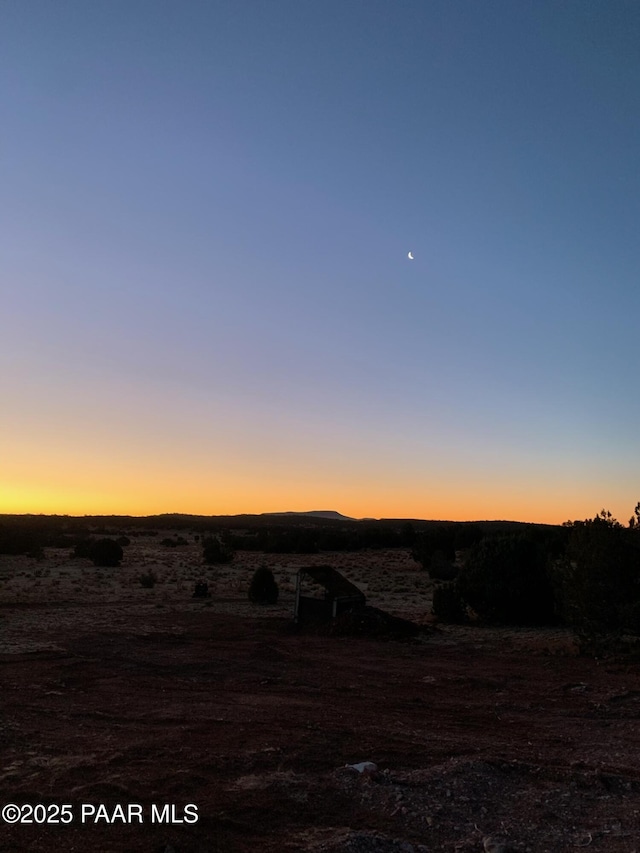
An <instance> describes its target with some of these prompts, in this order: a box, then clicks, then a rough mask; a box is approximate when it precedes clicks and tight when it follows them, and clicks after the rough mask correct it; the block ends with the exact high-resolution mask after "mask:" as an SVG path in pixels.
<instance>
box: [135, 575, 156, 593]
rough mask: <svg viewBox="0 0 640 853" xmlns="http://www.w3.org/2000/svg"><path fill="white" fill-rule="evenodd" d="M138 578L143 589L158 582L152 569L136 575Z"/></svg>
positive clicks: (149, 587)
mask: <svg viewBox="0 0 640 853" xmlns="http://www.w3.org/2000/svg"><path fill="white" fill-rule="evenodd" d="M138 580H139V581H140V585H141V586H143V587H145V589H153V587H154V586H155V585H156V583H157V582H158V577H157V575H156V573H155V572H154V571H150V572H146V573H143V574H141V575H138Z"/></svg>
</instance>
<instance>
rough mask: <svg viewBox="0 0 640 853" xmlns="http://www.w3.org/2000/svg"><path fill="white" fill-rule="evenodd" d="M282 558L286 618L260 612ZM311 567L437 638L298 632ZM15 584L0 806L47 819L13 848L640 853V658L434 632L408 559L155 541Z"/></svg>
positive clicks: (39, 566) (549, 634) (3, 839)
mask: <svg viewBox="0 0 640 853" xmlns="http://www.w3.org/2000/svg"><path fill="white" fill-rule="evenodd" d="M264 559H266V561H267V562H268V563H269V564H270V565H271V566H272V568H273V569H274V572H275V574H276V578H277V580H278V582H279V584H280V586H281V590H282V593H281V597H280V601H279V603H278V605H277V606H275V607H264V608H262V607H258V606H255V605H252V604H250V603H249V602H248V601H247V598H246V590H247V587H248V583H249V579H250V577H251V574H252V572H253V570H254V569H255V568H256V567H257V565H259V564H260V563H261V562H263V560H264ZM314 562H322V563H327V562H330V563H331V564H332V565H335V566H336V568H338V569H340V570H341V571H343V572H344V573H345V574H346V575H347V576H348V577H349V579H350V580H352V581H354V582H355V583H357V584H361V585H362V586H365V585H366V587H367V589H366V592H367V597H368V602H369V603H370V604H372V605H373V606H375V607H379V608H383V609H385V610H387V611H389V612H391V613H393V614H394V615H398V616H402V617H405V618H410V619H413V620H415V621H417V622H419V623H421V624H422V625H423V626H424V631H423V632H422V633H421V634H419V635H418V637H417V638H415V639H414V640H412V641H411V642H395V641H384V640H380V639H370V638H367V637H357V638H353V637H348V636H323V635H320V634H317V633H305V632H297V631H295V630H293V629H292V625H291V612H292V605H293V586H292V582H291V579H292V575H293V573H294V572H295V571H296V570H297V568H299V567H300V566H304V565H310V564H313V563H314ZM150 570H153V571H154V572H155V573H156V575H157V577H158V583H157V584H156V585H155V586H154V587H153V588H152V589H145V588H143V587H142V586H141V585H140V582H139V580H138V577H139V575H140V574H141V573H142V572H148V571H150ZM200 579H205V580H206V581H207V582H208V583H209V586H210V589H211V590H212V597H211V598H209V599H193V598H192V597H191V592H192V590H193V586H194V584H195V582H196V581H198V580H200ZM0 584H1V586H0V684H1V685H2V690H1V692H0V704H1V716H0V795H1V796H0V799H2V801H3V803H4V804H6V803H14V804H16V805H18V806H20V807H21V817H22V818H23V819H24V818H29V817H31V820H32V822H31V823H15V824H12V823H7V822H5V823H4V824H2V826H1V827H0V851H12V853H18V851H25V853H26V851H29V853H45V851H46V853H50V851H52V850H54V849H61V850H64V851H78V853H85V851H97V853H127V851H131V853H134V851H135V852H136V853H138V852H139V853H142V851H148V853H156V851H158V853H172V851H173V853H196V851H198V852H199V853H200V852H201V853H205V851H206V853H213V851H222V852H223V853H248V851H264V853H280V851H317V853H369V851H371V853H411V851H414V853H418V851H422V853H424V851H483V850H486V851H493V853H498V851H501V850H502V851H506V850H512V851H522V852H523V853H524V851H532V853H544V851H549V853H558V851H565V850H574V849H578V848H581V847H588V848H590V850H593V851H597V850H600V851H604V850H607V851H625V853H631V851H634V850H639V851H640V770H639V769H638V768H639V767H640V762H639V759H640V734H639V728H638V718H639V717H640V679H639V678H638V667H637V665H636V664H635V663H634V662H633V661H629V660H617V661H616V660H592V659H586V658H581V657H578V656H577V655H576V653H575V647H574V644H573V641H572V638H571V636H570V635H568V634H567V633H566V632H564V631H560V630H555V631H547V630H545V631H542V630H540V631H531V630H529V631H523V630H520V631H517V630H505V629H489V628H482V627H446V626H438V625H435V626H434V625H432V624H431V622H432V620H431V619H430V617H429V610H430V589H431V588H430V584H429V581H428V578H427V577H426V576H425V575H424V573H423V572H422V571H421V570H420V569H419V567H418V566H417V565H416V564H415V563H413V561H412V560H411V559H410V557H409V555H408V554H407V553H406V552H400V551H387V552H367V553H360V554H340V555H335V554H334V555H325V554H323V555H321V556H320V558H315V557H299V556H290V557H285V556H280V555H270V556H269V557H267V558H263V555H261V554H249V553H241V554H239V555H238V557H237V559H236V560H235V561H234V563H232V564H230V565H229V566H224V567H221V568H219V569H216V570H207V569H205V568H204V567H203V566H202V565H201V562H200V558H199V550H198V547H197V546H196V545H195V544H191V545H189V546H184V547H182V548H177V549H166V548H164V549H163V548H162V547H161V546H160V545H159V544H158V542H157V541H156V540H152V539H151V538H141V539H139V540H135V542H134V544H132V545H131V546H129V548H127V549H126V559H125V561H124V563H123V565H122V567H121V568H119V569H95V568H94V567H93V566H91V564H90V563H89V562H88V561H85V560H78V559H74V560H71V559H70V558H69V555H68V553H65V552H62V551H47V554H46V559H45V560H43V561H35V560H32V559H27V558H25V557H17V558H10V557H1V558H0ZM361 762H372V763H373V764H375V765H376V769H373V768H365V769H364V770H363V772H359V769H358V768H353V767H349V766H348V765H357V764H359V763H361ZM36 803H39V804H42V806H44V809H43V808H42V807H40V808H39V809H36V810H35V811H33V812H30V811H29V809H25V808H22V807H23V806H25V805H26V804H29V805H32V806H33V805H35V804H36ZM83 804H85V806H86V809H87V811H86V814H85V820H84V822H83V820H82V812H81V809H82V806H83ZM165 804H168V805H169V806H170V808H169V809H168V810H166V811H163V809H164V806H165ZM63 805H68V806H69V807H70V808H69V809H67V810H66V811H64V812H60V811H56V809H57V807H61V806H63ZM100 806H102V809H101V810H100V811H98V809H99V807H100ZM130 806H131V807H132V811H131V812H129V813H127V808H128V807H130ZM192 806H193V808H192ZM91 808H93V809H94V810H95V813H90V810H91ZM5 816H6V817H8V818H9V819H10V818H11V817H12V815H11V812H9V813H8V814H6V815H5ZM69 816H70V817H71V818H72V819H71V821H70V822H69V823H64V822H58V823H45V822H43V820H44V819H45V818H46V819H47V820H52V819H55V818H58V820H59V821H63V820H66V819H68V817H69ZM194 816H195V817H197V820H194ZM123 818H124V820H123ZM96 821H97V822H96ZM124 821H127V822H124ZM190 821H193V822H190Z"/></svg>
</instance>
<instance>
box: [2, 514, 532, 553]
mask: <svg viewBox="0 0 640 853" xmlns="http://www.w3.org/2000/svg"><path fill="white" fill-rule="evenodd" d="M531 527H532V525H527V524H523V523H520V522H509V521H496V522H493V521H486V522H474V523H469V522H435V521H422V520H403V519H400V520H398V519H382V520H377V521H374V520H372V521H355V520H354V521H350V520H344V519H332V518H321V517H313V516H308V515H303V514H301V515H287V516H286V517H285V516H274V515H238V516H193V515H179V514H178V515H176V514H171V515H155V516H146V517H131V516H58V515H52V516H44V515H2V516H0V554H29V553H31V554H34V555H35V554H37V553H41V551H42V549H43V548H45V547H49V548H71V549H73V548H75V546H76V545H77V544H78V543H81V542H83V541H85V540H87V539H90V538H96V537H100V538H104V537H112V538H122V537H128V538H129V539H132V538H136V537H139V536H158V535H159V533H160V532H161V531H167V530H171V531H179V532H180V533H181V534H182V535H175V536H174V537H171V538H164V539H163V540H162V543H163V544H166V545H167V546H179V545H185V544H187V541H188V540H187V539H186V538H185V536H186V535H187V534H191V539H195V538H196V537H198V538H200V539H203V540H204V539H205V538H215V537H217V538H219V539H222V540H224V542H225V545H226V547H227V548H230V549H232V550H234V551H236V550H248V551H261V552H264V553H281V554H292V553H293V554H315V553H319V552H321V551H359V550H362V549H366V548H407V547H408V548H414V547H417V548H418V550H419V551H420V549H423V550H424V548H425V547H426V548H431V547H432V545H431V544H429V543H430V542H431V540H430V537H435V539H434V540H433V541H436V539H437V540H438V541H439V542H441V544H442V546H443V548H444V551H445V552H446V553H449V552H450V551H451V549H452V548H454V547H455V548H463V547H466V546H467V544H468V543H469V542H473V541H475V540H476V539H478V538H481V537H482V535H485V534H487V533H490V532H494V533H495V532H507V531H512V530H522V529H529V528H531ZM439 549H440V546H438V547H437V548H436V549H435V550H439ZM418 558H419V559H420V557H418Z"/></svg>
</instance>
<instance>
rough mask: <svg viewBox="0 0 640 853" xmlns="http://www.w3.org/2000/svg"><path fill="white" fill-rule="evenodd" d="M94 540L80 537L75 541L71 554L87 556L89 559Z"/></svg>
mask: <svg viewBox="0 0 640 853" xmlns="http://www.w3.org/2000/svg"><path fill="white" fill-rule="evenodd" d="M95 542H96V540H95V539H80V540H79V541H78V542H76V545H75V548H74V549H73V555H72V556H74V557H88V558H89V559H91V549H92V548H93V546H94V545H95Z"/></svg>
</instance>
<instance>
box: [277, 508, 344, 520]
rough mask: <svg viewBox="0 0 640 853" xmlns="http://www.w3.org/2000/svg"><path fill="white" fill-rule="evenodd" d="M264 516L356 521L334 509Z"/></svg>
mask: <svg viewBox="0 0 640 853" xmlns="http://www.w3.org/2000/svg"><path fill="white" fill-rule="evenodd" d="M262 515H267V516H273V515H309V516H311V517H312V518H333V519H336V520H337V521H356V520H357V519H355V518H351V517H350V516H348V515H343V514H342V513H341V512H336V511H335V510H334V509H312V510H309V511H308V512H263V513H262Z"/></svg>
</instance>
